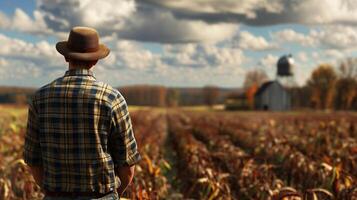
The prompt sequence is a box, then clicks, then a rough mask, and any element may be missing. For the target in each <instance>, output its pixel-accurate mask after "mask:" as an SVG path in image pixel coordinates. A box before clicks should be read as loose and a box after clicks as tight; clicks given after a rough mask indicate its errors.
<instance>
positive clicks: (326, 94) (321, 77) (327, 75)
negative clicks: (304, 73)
mask: <svg viewBox="0 0 357 200" xmlns="http://www.w3.org/2000/svg"><path fill="white" fill-rule="evenodd" d="M336 81H337V74H336V72H335V70H334V69H333V67H332V66H331V65H329V64H321V65H319V66H318V68H317V69H315V70H314V71H313V72H312V74H311V77H310V79H309V80H308V82H307V86H308V87H309V88H310V90H311V101H312V103H313V106H314V107H315V108H318V109H327V108H331V107H332V106H333V100H334V95H335V84H336Z"/></svg>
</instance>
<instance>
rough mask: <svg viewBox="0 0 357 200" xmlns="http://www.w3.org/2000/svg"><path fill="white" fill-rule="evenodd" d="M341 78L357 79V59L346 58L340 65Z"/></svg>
mask: <svg viewBox="0 0 357 200" xmlns="http://www.w3.org/2000/svg"><path fill="white" fill-rule="evenodd" d="M339 70H340V77H341V78H351V79H357V58H346V59H345V60H343V61H342V62H341V65H340V69H339Z"/></svg>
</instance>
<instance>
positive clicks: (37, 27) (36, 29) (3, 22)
mask: <svg viewBox="0 0 357 200" xmlns="http://www.w3.org/2000/svg"><path fill="white" fill-rule="evenodd" d="M0 29H10V30H15V31H20V32H24V33H31V34H39V35H44V34H50V33H53V31H51V30H50V29H48V28H47V25H46V23H45V21H44V20H43V15H42V13H41V12H39V11H34V12H33V18H31V17H30V16H29V15H27V14H26V13H25V12H24V11H23V10H22V9H20V8H16V9H15V12H14V14H13V16H11V17H9V16H7V15H5V14H4V13H1V12H0Z"/></svg>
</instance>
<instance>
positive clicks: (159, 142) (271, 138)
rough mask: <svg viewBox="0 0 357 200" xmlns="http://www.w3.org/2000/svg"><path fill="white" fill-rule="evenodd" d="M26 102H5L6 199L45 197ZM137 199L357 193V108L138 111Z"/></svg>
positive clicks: (2, 156)
mask: <svg viewBox="0 0 357 200" xmlns="http://www.w3.org/2000/svg"><path fill="white" fill-rule="evenodd" d="M24 110H25V108H22V109H15V108H0V111H1V116H0V127H1V128H0V199H41V198H42V197H43V194H42V193H41V191H40V188H39V187H38V186H37V185H36V184H35V183H34V180H33V179H32V177H31V175H30V174H29V172H28V169H27V167H26V165H25V164H24V163H23V161H22V159H21V154H22V146H23V137H24V131H25V123H26V112H24ZM132 121H133V126H134V131H135V134H136V138H137V142H138V145H139V147H140V152H141V154H142V157H143V160H142V161H141V162H140V163H139V165H137V167H136V176H135V179H134V181H133V184H132V185H131V186H130V187H129V188H128V190H127V192H126V194H125V196H126V197H127V198H130V199H257V200H259V199H262V200H280V199H281V200H282V199H301V200H310V199H311V200H314V199H342V200H348V199H357V187H356V184H357V170H356V169H357V139H356V138H357V123H356V122H357V115H356V114H353V113H331V114H326V113H313V112H311V113H259V112H249V113H247V112H241V113H224V112H220V113H217V112H188V111H180V110H168V111H165V110H136V111H135V112H132Z"/></svg>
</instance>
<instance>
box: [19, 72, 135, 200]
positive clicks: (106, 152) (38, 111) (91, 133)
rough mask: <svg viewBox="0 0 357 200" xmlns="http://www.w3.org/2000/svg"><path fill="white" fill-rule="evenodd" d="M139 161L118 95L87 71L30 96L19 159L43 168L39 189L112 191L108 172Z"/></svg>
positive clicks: (69, 74) (112, 174)
mask: <svg viewBox="0 0 357 200" xmlns="http://www.w3.org/2000/svg"><path fill="white" fill-rule="evenodd" d="M140 158H141V157H140V154H139V153H138V150H137V144H136V140H135V138H134V133H133V129H132V124H131V120H130V116H129V112H128V108H127V104H126V102H125V100H124V98H123V96H122V95H121V94H120V93H119V92H118V90H116V89H114V88H112V87H111V86H109V85H108V84H105V83H102V82H98V81H97V80H96V78H95V77H94V76H93V73H92V71H90V70H86V69H75V70H68V71H67V72H66V73H65V75H64V76H63V77H60V78H58V79H56V80H54V81H53V82H51V83H49V84H47V85H45V86H43V87H42V88H40V89H39V90H38V91H36V93H35V95H34V97H33V99H32V101H31V103H30V105H29V112H28V122H27V132H26V137H25V146H24V160H25V162H26V163H27V164H28V165H30V166H42V167H43V170H44V177H43V183H42V184H43V185H42V187H43V189H44V190H46V191H56V192H57V191H58V192H92V191H93V192H100V193H106V192H110V191H113V190H114V189H115V187H116V186H117V184H116V182H115V180H116V178H115V172H114V169H115V168H117V167H120V166H125V165H133V164H135V163H137V162H138V161H139V160H140Z"/></svg>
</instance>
